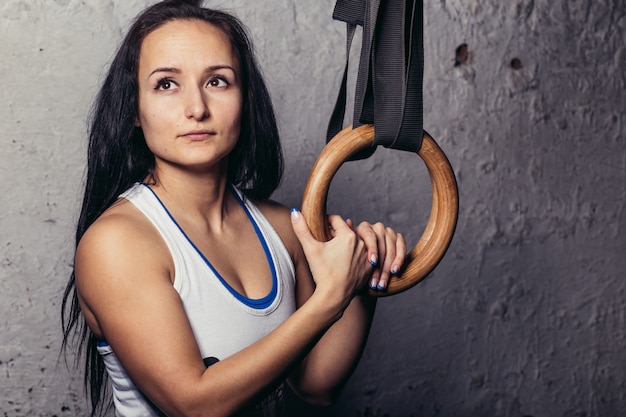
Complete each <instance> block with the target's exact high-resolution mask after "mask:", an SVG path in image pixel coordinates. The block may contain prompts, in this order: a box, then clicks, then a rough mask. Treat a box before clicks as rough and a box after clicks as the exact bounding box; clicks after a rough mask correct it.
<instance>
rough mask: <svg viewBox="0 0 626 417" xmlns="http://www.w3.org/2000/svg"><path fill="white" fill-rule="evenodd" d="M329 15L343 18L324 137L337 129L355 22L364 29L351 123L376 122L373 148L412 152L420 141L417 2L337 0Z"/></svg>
mask: <svg viewBox="0 0 626 417" xmlns="http://www.w3.org/2000/svg"><path fill="white" fill-rule="evenodd" d="M333 19H335V20H340V21H343V22H346V25H347V45H346V46H347V50H346V67H345V70H344V74H343V78H342V81H341V87H340V89H339V94H338V97H337V102H336V103H335V108H334V110H333V113H332V115H331V118H330V122H329V125H328V130H327V137H326V140H327V141H329V140H330V139H332V138H333V137H334V136H335V135H336V134H337V133H338V132H339V131H340V130H341V129H342V128H343V119H344V114H345V110H346V94H347V93H346V89H347V79H348V61H349V55H350V48H351V46H352V39H353V37H354V32H355V30H356V26H362V27H363V41H362V46H361V57H360V62H359V69H358V74H357V84H356V90H355V101H354V118H353V126H354V127H358V126H360V125H362V124H374V125H375V133H374V135H375V137H374V147H373V148H372V149H371V150H369V152H368V151H366V152H362V153H361V154H359V155H356V156H355V157H354V158H352V159H362V158H367V157H368V156H370V155H371V154H372V153H373V152H374V150H375V146H377V145H382V146H384V147H387V148H392V149H399V150H405V151H411V152H417V151H418V150H419V148H420V146H421V144H422V135H423V130H422V129H423V118H422V117H423V107H422V82H423V76H424V46H423V2H422V0H337V3H336V5H335V10H334V12H333Z"/></svg>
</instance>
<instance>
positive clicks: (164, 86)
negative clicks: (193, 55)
mask: <svg viewBox="0 0 626 417" xmlns="http://www.w3.org/2000/svg"><path fill="white" fill-rule="evenodd" d="M174 85H176V83H175V82H174V81H172V80H170V79H169V78H161V79H160V80H159V81H157V83H156V86H155V87H154V89H155V90H162V91H167V90H171V89H172V87H173V86H174Z"/></svg>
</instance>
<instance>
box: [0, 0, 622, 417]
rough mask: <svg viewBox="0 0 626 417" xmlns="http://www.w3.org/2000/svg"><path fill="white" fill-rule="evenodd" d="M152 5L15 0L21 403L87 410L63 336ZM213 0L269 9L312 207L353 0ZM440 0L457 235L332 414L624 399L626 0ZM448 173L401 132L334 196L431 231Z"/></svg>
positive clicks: (13, 308)
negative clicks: (404, 149)
mask: <svg viewBox="0 0 626 417" xmlns="http://www.w3.org/2000/svg"><path fill="white" fill-rule="evenodd" d="M148 3H150V2H149V1H147V0H124V1H123V0H108V1H96V0H88V1H78V0H57V1H49V0H29V1H25V0H3V1H2V3H1V4H0V80H2V86H1V87H0V91H1V93H0V95H1V96H2V100H1V101H0V132H1V133H0V141H1V146H0V184H1V186H2V195H1V196H0V411H1V412H0V415H3V416H10V417H20V416H79V415H83V414H84V410H85V408H84V407H85V405H84V404H85V401H84V396H83V391H82V385H81V376H80V372H68V371H67V370H66V368H65V366H64V365H63V364H62V363H58V354H59V340H60V324H59V305H60V298H61V292H62V288H63V287H64V285H65V282H66V280H67V277H68V274H69V272H70V265H71V262H72V246H73V243H72V240H73V238H72V235H73V233H74V230H73V228H74V223H75V221H76V217H77V212H78V204H79V198H80V189H81V181H82V175H83V172H84V166H85V156H84V155H85V131H86V127H85V126H86V122H85V121H86V117H87V112H88V108H89V104H90V102H91V100H92V99H93V95H94V93H95V91H96V89H97V86H98V83H99V81H100V79H101V77H102V73H103V68H104V67H105V66H106V64H107V63H108V62H109V60H110V57H111V55H112V53H113V51H114V48H115V46H116V45H117V43H118V42H119V40H120V37H121V34H122V33H123V31H124V30H125V28H126V27H127V26H128V23H129V20H130V18H131V17H132V16H133V15H134V14H135V13H136V12H137V11H138V10H140V9H141V8H143V7H144V6H145V5H146V4H148ZM209 3H211V4H218V5H227V6H228V7H229V8H230V9H231V10H233V11H234V12H235V13H236V14H238V15H239V16H240V17H241V18H242V19H243V20H244V21H245V22H246V23H247V24H248V25H249V26H250V28H251V32H252V33H253V36H254V39H255V41H256V44H257V47H258V52H259V55H260V58H261V62H262V64H263V67H264V69H265V72H266V74H267V78H268V82H269V85H270V87H271V90H272V95H273V97H274V99H275V104H276V108H277V112H278V115H279V118H280V127H281V131H282V136H283V138H284V146H285V151H286V155H287V161H288V165H287V170H286V176H285V180H284V184H283V185H282V187H281V188H280V190H279V191H278V192H277V194H276V198H277V199H278V200H281V201H283V202H284V203H285V204H287V205H289V206H299V204H300V203H299V202H300V197H301V195H302V190H303V187H304V184H305V180H306V177H307V176H308V173H309V170H310V168H311V166H312V164H313V161H314V159H315V157H316V155H317V154H318V153H319V151H320V149H321V148H322V146H323V137H324V129H325V125H326V122H327V119H328V115H329V114H330V111H331V109H332V105H333V101H334V98H335V94H336V93H335V92H336V88H337V86H338V82H339V77H340V73H341V67H342V63H343V59H344V57H343V44H344V43H343V42H344V27H343V25H342V24H340V23H337V22H332V21H331V20H330V15H331V12H332V7H333V2H332V1H331V0H318V1H293V0H256V1H254V2H250V1H243V0H232V1H226V0H220V1H219V2H209ZM425 3H427V4H425V16H426V18H425V25H426V36H425V43H426V73H425V89H424V91H425V94H424V96H425V117H424V118H425V125H426V128H427V130H429V131H430V133H431V134H432V135H433V136H434V137H435V138H437V140H438V141H439V143H440V144H441V146H442V147H443V149H444V150H445V151H446V153H447V154H448V156H449V158H450V160H451V162H452V164H453V166H454V168H455V172H456V174H457V178H458V182H459V188H460V197H461V210H460V216H459V223H458V228H457V233H456V235H455V238H454V241H453V243H452V245H451V247H450V250H449V252H448V254H447V256H446V257H445V258H444V260H443V261H442V263H441V264H440V266H439V267H438V268H437V269H436V270H435V272H434V273H433V274H432V276H431V277H429V278H428V279H427V280H426V281H425V282H423V283H422V284H420V285H418V286H417V287H415V288H413V289H411V290H410V291H408V292H405V293H403V294H400V295H398V296H395V297H392V298H388V299H384V300H381V302H380V304H379V305H380V308H379V312H378V315H377V317H376V320H375V323H374V326H373V330H372V334H371V339H370V341H369V343H368V346H367V350H366V352H365V355H364V357H363V360H362V361H361V364H360V366H359V368H358V369H357V371H356V374H355V375H354V377H353V378H352V380H351V382H350V384H349V386H348V387H347V388H346V391H345V392H344V394H343V396H342V399H341V400H340V402H339V403H338V404H336V405H335V406H334V407H333V408H332V409H331V410H332V412H331V411H327V412H326V413H325V415H331V414H332V415H336V416H362V417H364V416H394V417H396V416H460V417H466V416H467V417H469V416H520V417H521V416H534V417H539V416H581V417H582V416H619V415H624V413H626V411H624V410H626V398H625V396H626V394H625V393H626V369H625V367H624V363H626V353H625V352H626V350H625V348H626V340H625V339H626V323H625V322H626V301H625V293H624V291H625V288H626V284H625V283H624V278H625V275H626V261H625V259H626V257H625V256H624V255H625V253H626V238H625V237H624V233H625V232H626V211H625V208H624V206H625V204H626V99H625V94H624V93H625V91H624V88H625V84H626V75H625V68H626V42H625V40H626V35H625V33H626V17H625V14H626V5H625V2H624V0H595V1H591V0H576V1H571V0H569V1H568V0H511V1H509V2H502V1H497V0H482V1H478V0H440V1H436V2H425ZM463 43H466V44H467V45H468V51H469V54H468V59H467V60H466V61H465V62H463V63H461V64H460V65H458V66H455V49H456V48H457V47H458V46H459V45H461V44H463ZM514 59H518V60H519V62H518V64H521V66H520V65H513V66H512V65H511V63H512V60H514ZM513 67H515V68H513ZM429 192H430V191H429V185H428V181H427V179H426V172H425V169H424V168H423V166H422V165H421V163H420V162H419V161H418V158H417V157H416V156H414V155H410V154H405V153H401V152H392V151H387V150H380V151H378V152H377V153H376V155H375V156H374V157H373V158H372V159H370V160H368V161H363V162H359V163H350V164H346V165H345V166H344V167H343V168H342V170H341V171H340V173H339V174H338V176H337V178H336V179H335V181H334V183H333V187H332V189H331V197H330V199H331V201H330V202H329V211H336V212H340V213H342V214H344V215H346V216H350V217H353V218H355V219H357V220H362V219H367V220H377V219H386V221H388V222H389V223H390V224H392V225H393V226H394V227H396V228H397V229H399V230H401V231H403V232H405V234H406V235H407V237H408V238H409V240H410V242H411V243H412V244H413V243H415V242H416V240H417V239H418V238H419V235H420V233H421V227H423V223H424V218H425V214H424V212H427V211H428V207H429V201H430V200H429V199H430V195H429ZM419 213H422V214H419Z"/></svg>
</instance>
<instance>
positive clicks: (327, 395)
mask: <svg viewBox="0 0 626 417" xmlns="http://www.w3.org/2000/svg"><path fill="white" fill-rule="evenodd" d="M375 309H376V298H374V297H369V296H367V295H364V296H357V297H355V298H354V299H353V300H352V302H351V303H350V306H349V307H348V308H347V309H346V310H345V312H344V314H343V316H342V317H341V319H340V320H338V321H337V322H335V323H334V324H333V325H332V326H331V327H330V328H329V329H328V331H327V332H326V333H325V334H324V335H323V337H322V338H321V339H320V340H319V342H318V343H317V344H316V345H315V347H314V348H313V349H312V350H311V352H310V353H309V355H308V356H307V357H306V358H305V360H304V361H302V363H301V365H300V366H299V367H298V368H297V370H296V372H295V373H294V374H293V376H292V378H291V382H292V385H293V387H294V390H295V391H296V392H297V393H298V395H300V396H301V397H302V398H303V399H304V400H307V401H309V402H314V403H321V404H326V405H328V404H330V403H331V402H333V401H334V399H335V398H336V396H337V395H338V394H339V392H340V391H341V389H342V388H343V386H344V385H345V383H346V382H347V380H348V378H349V377H350V375H351V374H352V372H353V371H354V369H355V367H356V365H357V364H358V361H359V359H360V357H361V354H362V353H363V349H364V347H365V344H366V342H367V337H368V334H369V331H370V326H371V323H372V319H373V316H374V311H375Z"/></svg>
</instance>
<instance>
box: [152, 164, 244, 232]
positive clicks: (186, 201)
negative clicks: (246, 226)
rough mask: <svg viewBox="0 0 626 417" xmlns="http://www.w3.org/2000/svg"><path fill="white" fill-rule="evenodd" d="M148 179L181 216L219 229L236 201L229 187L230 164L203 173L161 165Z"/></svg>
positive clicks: (173, 211)
mask: <svg viewBox="0 0 626 417" xmlns="http://www.w3.org/2000/svg"><path fill="white" fill-rule="evenodd" d="M146 183H147V184H148V185H150V187H151V188H152V189H153V190H154V192H155V193H157V195H158V196H159V198H160V199H161V200H163V202H164V204H165V205H166V206H167V207H168V209H169V210H170V211H171V212H172V214H173V215H174V216H175V217H176V218H177V219H180V220H183V221H187V222H192V223H195V224H202V225H203V226H204V227H207V228H209V229H214V230H219V229H220V228H221V227H222V225H223V224H224V221H225V218H226V217H227V215H228V213H229V210H230V209H231V208H232V207H233V203H236V202H235V201H234V198H233V196H232V195H231V193H230V191H229V190H228V187H229V184H228V181H227V175H226V167H221V168H218V172H209V173H202V174H199V173H197V172H189V171H185V170H177V169H169V168H164V167H158V168H157V169H155V173H154V174H153V175H151V176H149V177H148V178H147V179H146Z"/></svg>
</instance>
